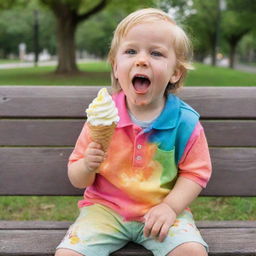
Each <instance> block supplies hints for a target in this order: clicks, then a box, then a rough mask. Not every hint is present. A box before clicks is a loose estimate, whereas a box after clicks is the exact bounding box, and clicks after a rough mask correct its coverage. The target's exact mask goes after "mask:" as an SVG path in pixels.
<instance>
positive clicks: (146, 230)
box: [143, 216, 154, 237]
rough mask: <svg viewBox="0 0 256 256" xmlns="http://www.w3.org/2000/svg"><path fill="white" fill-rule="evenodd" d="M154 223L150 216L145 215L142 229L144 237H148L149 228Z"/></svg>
mask: <svg viewBox="0 0 256 256" xmlns="http://www.w3.org/2000/svg"><path fill="white" fill-rule="evenodd" d="M153 225H154V220H153V218H150V216H147V217H146V218H145V225H144V229H143V234H144V236H145V237H149V236H150V233H151V228H152V227H153Z"/></svg>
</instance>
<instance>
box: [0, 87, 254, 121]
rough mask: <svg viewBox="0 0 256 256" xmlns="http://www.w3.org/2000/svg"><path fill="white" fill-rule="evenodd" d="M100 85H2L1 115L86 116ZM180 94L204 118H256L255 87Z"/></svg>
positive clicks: (199, 89)
mask: <svg viewBox="0 0 256 256" xmlns="http://www.w3.org/2000/svg"><path fill="white" fill-rule="evenodd" d="M88 88H90V89H89V90H88ZM99 88H100V87H98V86H73V87H72V86H54V87H51V86H1V87H0V104H1V108H0V109H1V111H0V117H2V118H3V117H4V118H6V117H70V118H74V117H80V118H83V117H84V109H85V108H86V107H87V106H88V104H89V103H90V102H91V100H92V99H93V98H94V97H95V95H96V93H97V91H98V90H99ZM179 96H180V97H181V98H182V99H184V100H185V101H186V102H187V103H189V104H190V105H191V106H193V107H194V108H195V109H196V110H197V111H198V112H199V113H200V114H201V116H202V118H229V119H230V118H256V111H255V109H256V88H255V87H185V88H184V89H183V90H182V91H181V92H180V93H179ZM245 100H246V104H244V101H245ZM234 106H237V107H234Z"/></svg>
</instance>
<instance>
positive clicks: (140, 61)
mask: <svg viewBox="0 0 256 256" xmlns="http://www.w3.org/2000/svg"><path fill="white" fill-rule="evenodd" d="M135 65H136V66H137V67H147V66H148V58H147V56H146V54H145V53H141V54H138V55H137V58H136V61H135Z"/></svg>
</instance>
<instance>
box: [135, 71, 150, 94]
mask: <svg viewBox="0 0 256 256" xmlns="http://www.w3.org/2000/svg"><path fill="white" fill-rule="evenodd" d="M132 84H133V87H134V89H135V91H136V92H137V93H141V94H143V93H146V92H147V90H148V88H149V86H150V84H151V82H150V79H149V78H148V77H147V76H145V75H135V76H134V77H133V79H132Z"/></svg>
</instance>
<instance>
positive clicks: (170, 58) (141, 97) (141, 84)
mask: <svg viewBox="0 0 256 256" xmlns="http://www.w3.org/2000/svg"><path fill="white" fill-rule="evenodd" d="M172 34H173V25H172V24H171V23H169V22H165V21H156V22H153V23H144V24H138V25H135V26H134V27H132V28H131V29H130V30H129V31H128V33H127V34H126V36H125V37H124V38H123V39H122V40H121V42H120V45H119V48H118V50H117V54H116V58H115V64H114V67H113V71H114V75H115V77H116V78H117V79H118V81H119V84H120V86H121V88H122V90H123V91H124V93H125V95H126V97H127V101H128V106H129V107H131V106H144V107H147V106H148V107H152V106H154V107H158V106H160V105H163V102H164V92H165V89H166V86H167V84H168V82H171V83H174V82H176V81H178V80H179V78H180V76H181V72H180V70H178V69H176V56H175V52H174V49H173V42H172V41H173V38H172V37H171V36H170V35H172Z"/></svg>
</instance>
